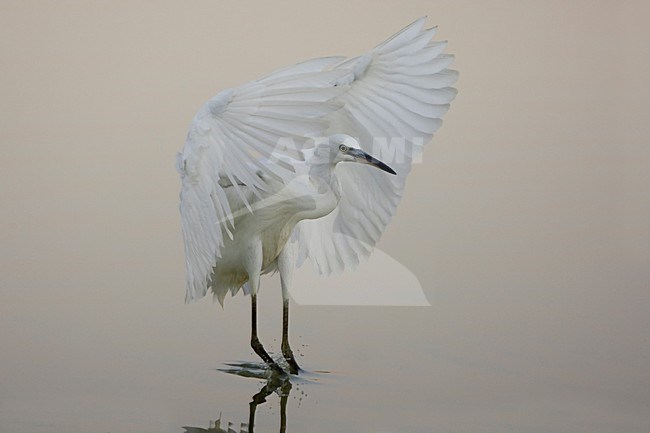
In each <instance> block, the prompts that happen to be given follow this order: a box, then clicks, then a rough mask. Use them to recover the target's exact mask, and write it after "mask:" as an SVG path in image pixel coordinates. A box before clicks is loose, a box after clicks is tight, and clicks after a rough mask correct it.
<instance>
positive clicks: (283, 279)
mask: <svg viewBox="0 0 650 433" xmlns="http://www.w3.org/2000/svg"><path fill="white" fill-rule="evenodd" d="M293 253H294V250H293V246H292V245H286V246H285V247H284V248H283V249H282V252H281V253H280V255H279V256H278V270H279V271H280V284H281V285H282V355H283V356H284V359H286V360H287V363H288V364H289V372H291V374H298V371H300V367H299V366H298V363H297V362H296V358H295V357H294V356H293V351H292V350H291V346H290V345H289V286H290V285H291V281H292V278H293V266H294V265H293V264H294V259H293Z"/></svg>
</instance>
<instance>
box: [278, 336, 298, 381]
mask: <svg viewBox="0 0 650 433" xmlns="http://www.w3.org/2000/svg"><path fill="white" fill-rule="evenodd" d="M282 355H283V356H284V359H285V360H286V361H287V364H289V372H290V373H291V374H298V372H299V371H300V366H299V365H298V363H297V362H296V358H295V357H294V356H293V352H292V351H291V347H289V344H288V343H287V344H282Z"/></svg>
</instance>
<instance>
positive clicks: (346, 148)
mask: <svg viewBox="0 0 650 433" xmlns="http://www.w3.org/2000/svg"><path fill="white" fill-rule="evenodd" d="M327 151H328V152H329V154H330V161H331V163H332V164H338V163H339V162H357V163H360V164H368V165H372V166H374V167H377V168H378V169H380V170H383V171H385V172H387V173H390V174H396V173H395V171H394V170H393V169H392V168H390V167H389V166H387V165H386V164H384V163H383V162H381V161H380V160H378V159H376V158H374V157H372V156H371V155H369V154H367V153H366V152H364V151H363V150H361V146H360V145H359V142H358V141H357V140H356V139H354V138H353V137H350V136H349V135H345V134H334V135H331V136H330V137H329V138H328V141H327Z"/></svg>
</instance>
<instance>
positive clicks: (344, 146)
mask: <svg viewBox="0 0 650 433" xmlns="http://www.w3.org/2000/svg"><path fill="white" fill-rule="evenodd" d="M339 150H340V151H341V152H343V153H346V152H347V151H348V147H347V146H346V145H345V144H342V145H340V146H339Z"/></svg>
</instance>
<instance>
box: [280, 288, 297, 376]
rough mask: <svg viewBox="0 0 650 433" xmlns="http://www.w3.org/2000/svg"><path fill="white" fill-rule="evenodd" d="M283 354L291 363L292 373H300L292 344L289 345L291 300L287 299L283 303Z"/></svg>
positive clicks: (290, 369)
mask: <svg viewBox="0 0 650 433" xmlns="http://www.w3.org/2000/svg"><path fill="white" fill-rule="evenodd" d="M282 355H283V356H284V359H286V360H287V363H288V364H289V371H290V372H291V374H298V371H300V367H299V366H298V363H297V362H296V358H295V357H294V356H293V351H292V350H291V346H289V300H288V299H285V300H284V302H283V305H282Z"/></svg>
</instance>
